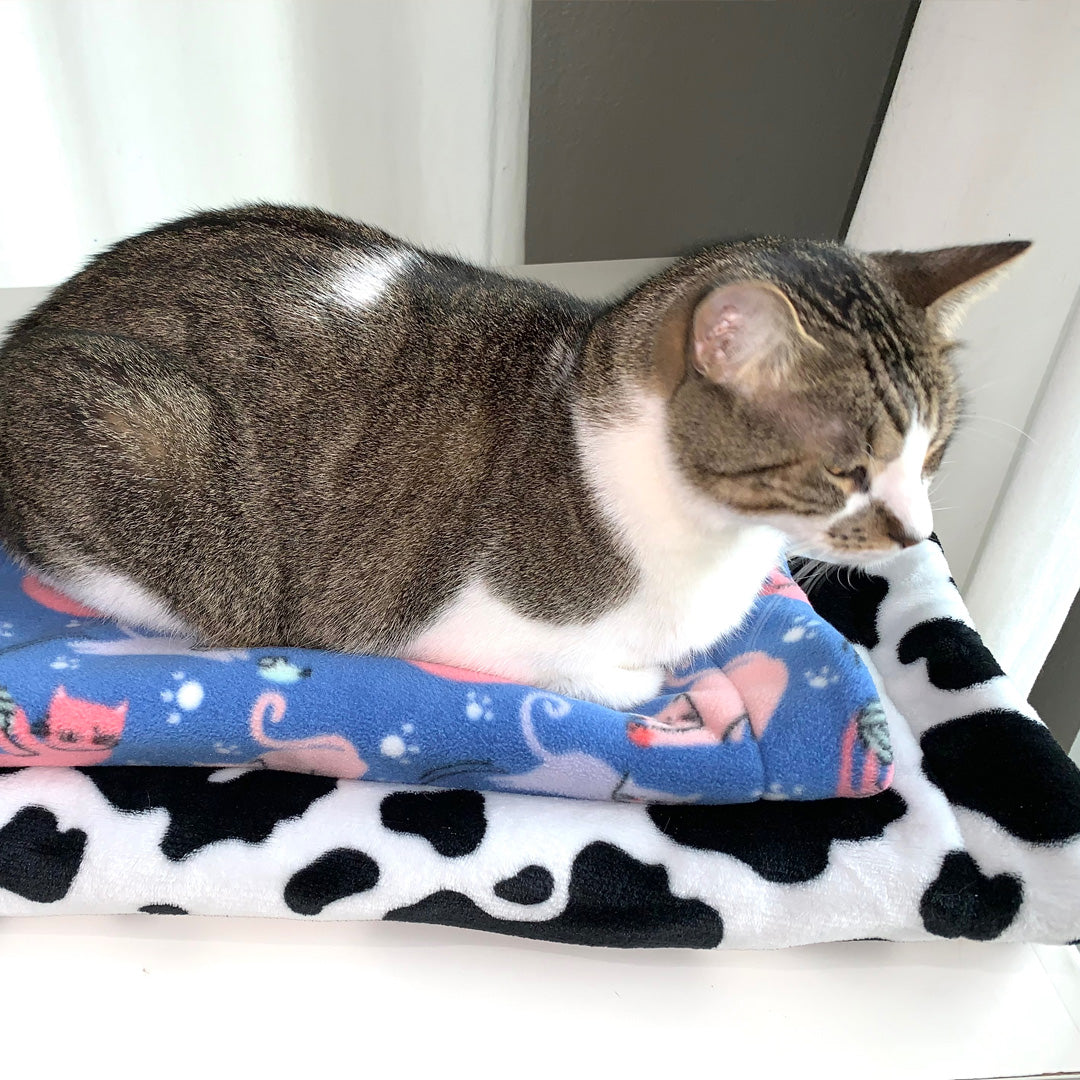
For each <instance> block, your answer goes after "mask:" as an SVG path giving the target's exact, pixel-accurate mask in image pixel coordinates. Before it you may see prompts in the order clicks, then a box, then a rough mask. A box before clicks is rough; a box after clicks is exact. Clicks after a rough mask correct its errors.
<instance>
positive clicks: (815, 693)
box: [0, 559, 892, 803]
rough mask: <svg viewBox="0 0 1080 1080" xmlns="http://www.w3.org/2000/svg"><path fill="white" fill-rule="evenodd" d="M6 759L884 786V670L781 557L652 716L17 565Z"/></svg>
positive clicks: (647, 789)
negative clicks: (168, 632)
mask: <svg viewBox="0 0 1080 1080" xmlns="http://www.w3.org/2000/svg"><path fill="white" fill-rule="evenodd" d="M0 619H2V622H0V765H67V764H70V765H81V766H86V765H102V764H105V763H109V764H113V765H128V764H137V765H197V764H202V765H213V766H219V765H229V766H232V765H243V764H253V763H257V764H259V765H262V766H265V767H268V768H271V769H286V770H292V771H296V772H310V773H318V774H322V775H326V776H335V777H342V778H347V779H359V778H361V777H362V778H364V779H365V780H379V781H384V782H393V783H405V784H430V785H435V786H438V787H440V788H469V789H478V790H489V791H500V790H501V791H520V792H532V793H539V794H548V795H564V796H576V797H578V798H586V799H615V800H620V801H642V800H650V801H655V802H706V803H722V802H748V801H752V800H755V799H759V798H772V799H776V798H791V799H815V798H824V797H827V796H831V795H871V794H874V793H876V792H878V791H881V790H882V789H883V788H884V787H886V786H887V785H888V782H889V779H890V777H891V774H892V765H891V761H892V756H891V751H890V748H889V742H888V729H887V726H886V724H885V722H884V719H883V713H882V711H881V706H880V704H879V702H878V700H877V695H876V692H875V690H874V684H873V681H872V679H871V677H870V674H869V672H868V671H867V670H866V668H865V666H864V665H863V663H862V662H861V660H860V659H859V658H858V656H857V655H856V654H855V652H854V650H853V649H852V648H851V646H850V645H849V644H848V643H847V642H846V641H845V640H844V638H843V637H842V636H841V635H840V634H838V633H837V632H836V631H835V630H834V629H833V628H832V627H831V626H829V625H828V624H827V623H826V622H824V621H823V620H821V619H819V618H818V617H817V616H816V615H815V614H814V612H813V609H812V608H811V607H810V606H809V604H808V602H807V600H806V597H805V596H804V595H803V594H802V593H801V591H800V590H799V589H798V588H797V587H796V586H795V584H794V583H793V582H792V581H791V579H790V578H789V577H787V576H786V575H785V574H784V573H783V572H781V571H779V570H778V571H777V572H775V573H774V574H773V575H772V576H771V577H770V579H769V581H768V583H767V584H766V586H765V589H764V590H763V592H762V595H761V596H760V597H759V598H758V600H757V602H756V604H755V606H754V609H753V611H752V612H751V613H750V615H749V617H748V618H747V620H746V622H745V624H744V625H743V627H742V629H741V630H740V631H739V632H738V633H737V634H735V635H733V636H731V637H730V638H729V639H728V640H726V641H725V642H724V643H723V644H722V645H721V646H719V647H717V648H715V649H713V650H712V651H711V652H710V653H708V654H706V655H704V656H701V657H699V658H698V659H697V660H696V661H695V663H693V664H692V665H689V666H688V667H686V668H685V669H683V670H680V671H678V672H675V673H673V675H672V677H671V683H670V686H669V687H668V688H667V689H666V690H665V692H664V693H663V694H662V695H661V696H660V697H659V698H657V699H656V700H655V701H651V702H646V703H644V704H643V705H641V706H640V707H639V708H638V709H637V710H635V712H634V713H633V714H625V713H618V712H614V711H613V710H611V709H605V708H602V707H600V706H597V705H593V704H590V703H588V702H584V701H572V700H570V699H567V698H564V697H560V696H558V695H556V694H551V693H545V692H542V691H539V690H535V689H532V688H529V687H524V686H516V685H513V684H510V683H506V682H505V681H502V680H497V679H493V678H492V677H490V676H484V675H479V674H477V673H475V672H467V671H460V670H456V669H453V668H447V667H439V666H434V665H430V664H413V663H408V662H406V661H402V660H388V659H379V658H373V657H364V656H347V655H343V654H338V653H328V652H316V651H308V650H303V649H291V650H288V651H287V652H283V651H282V650H280V649H277V650H275V649H251V650H236V649H221V650H202V651H196V650H194V649H192V647H191V645H190V644H189V643H188V642H184V641H179V640H176V639H173V638H167V637H157V636H152V635H147V634H141V633H137V632H135V631H134V630H131V629H129V628H126V627H122V626H117V625H116V624H115V623H111V622H109V621H108V620H105V619H102V618H99V617H97V616H96V614H95V613H94V612H92V611H90V610H88V609H86V608H83V607H81V606H80V605H78V604H76V603H74V602H73V601H72V600H70V599H68V598H67V597H65V596H62V595H61V594H59V593H57V592H55V591H54V590H52V589H50V588H49V587H47V586H46V585H44V584H43V583H42V582H41V581H40V580H38V579H37V578H35V577H32V576H28V575H24V574H23V573H22V572H21V571H20V570H19V569H18V568H17V567H16V566H15V565H14V564H13V563H11V562H10V561H8V560H6V559H5V560H3V561H2V562H0Z"/></svg>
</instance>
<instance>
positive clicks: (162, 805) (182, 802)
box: [83, 765, 337, 862]
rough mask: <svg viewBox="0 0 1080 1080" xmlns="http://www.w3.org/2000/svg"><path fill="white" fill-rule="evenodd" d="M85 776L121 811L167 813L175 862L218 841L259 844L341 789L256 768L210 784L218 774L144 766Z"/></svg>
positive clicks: (165, 846) (324, 780)
mask: <svg viewBox="0 0 1080 1080" xmlns="http://www.w3.org/2000/svg"><path fill="white" fill-rule="evenodd" d="M83 771H84V772H85V774H86V775H87V776H88V777H89V778H90V779H91V780H92V781H93V782H94V784H95V785H96V786H97V788H98V790H99V791H100V792H101V794H102V795H104V796H105V798H106V799H108V800H109V802H110V803H112V805H113V806H115V807H116V808H117V810H123V811H124V812H125V813H129V814H145V813H148V812H150V811H153V810H157V809H164V810H166V811H168V814H169V826H168V828H167V829H166V830H165V836H164V837H163V838H162V841H161V851H162V854H164V855H165V857H166V858H168V859H171V860H173V861H174V862H178V861H179V860H181V859H184V858H186V857H187V856H188V855H190V854H191V853H192V852H194V851H198V850H199V848H201V847H206V846H207V845H208V844H213V843H216V842H217V841H219V840H243V841H244V842H245V843H248V844H260V843H262V841H264V840H265V839H266V838H267V837H268V836H269V835H270V834H271V833H272V832H273V831H274V828H275V827H276V826H277V825H278V824H279V823H280V822H282V821H287V820H288V819H289V818H295V817H299V816H300V815H301V814H303V813H304V811H305V810H307V809H308V808H309V807H310V806H311V804H312V803H313V802H315V801H316V800H318V799H321V798H322V797H323V796H324V795H328V794H329V793H330V792H331V791H333V790H334V788H335V787H336V786H337V781H336V780H333V779H331V778H329V777H326V776H309V775H307V774H303V775H300V774H297V773H285V772H276V771H274V770H272V769H253V770H252V771H251V772H247V773H243V774H241V775H240V776H236V777H234V778H233V779H231V780H227V781H224V782H222V783H216V782H215V783H211V782H210V781H209V780H208V777H209V776H210V775H211V774H212V773H213V772H214V771H216V770H213V769H195V768H171V767H168V766H151V765H142V766H132V767H130V768H126V767H122V766H117V767H114V768H96V769H85V770H83Z"/></svg>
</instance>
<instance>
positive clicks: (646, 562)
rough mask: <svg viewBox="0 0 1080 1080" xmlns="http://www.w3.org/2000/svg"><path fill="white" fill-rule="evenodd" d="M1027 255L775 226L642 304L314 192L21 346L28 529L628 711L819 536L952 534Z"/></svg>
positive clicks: (136, 578)
mask: <svg viewBox="0 0 1080 1080" xmlns="http://www.w3.org/2000/svg"><path fill="white" fill-rule="evenodd" d="M1027 246H1028V245H1027V244H1026V243H1023V242H1013V243H1001V244H989V245H983V246H976V247H960V248H950V249H947V250H943V251H937V252H927V253H922V254H911V253H889V254H878V255H864V254H858V253H856V252H854V251H851V250H848V249H847V248H844V247H842V246H839V245H836V244H830V243H816V242H809V241H805V242H804V241H784V240H773V239H762V240H752V241H745V242H738V243H730V244H721V245H718V246H712V247H708V248H704V249H702V250H700V251H698V252H696V253H694V254H691V255H689V256H687V257H685V258H682V259H680V260H678V261H677V262H676V263H674V265H672V266H671V267H670V268H668V269H667V270H665V271H664V272H662V273H661V274H659V275H657V276H656V277H654V278H651V279H650V280H648V281H645V282H644V283H643V284H641V285H640V286H638V287H637V288H636V289H634V290H633V291H632V292H630V293H629V294H628V295H626V296H624V297H622V298H621V299H619V300H617V301H615V302H612V303H600V304H598V303H586V302H583V301H581V300H578V299H575V298H574V297H572V296H568V295H566V294H564V293H561V292H558V291H556V290H554V289H551V288H548V287H546V286H543V285H539V284H534V283H530V282H524V281H519V280H515V279H512V278H509V277H506V276H503V275H501V274H498V273H494V272H492V271H490V270H484V269H478V268H477V267H474V266H470V265H467V264H466V263H463V262H461V261H459V260H457V259H454V258H450V257H447V256H445V255H439V254H433V253H431V252H427V251H423V250H421V249H419V248H417V247H414V246H413V245H411V244H408V243H404V242H402V241H401V240H398V239H395V238H394V237H392V236H389V235H388V234H386V233H385V232H382V231H381V230H379V229H376V228H372V227H370V226H367V225H360V224H356V223H354V222H351V221H347V220H345V219H343V218H340V217H335V216H333V215H331V214H326V213H322V212H319V211H315V210H304V209H296V208H291V207H283V206H267V205H259V206H251V207H246V208H242V209H236V210H227V211H222V212H214V213H202V214H198V215H196V216H193V217H189V218H185V219H183V220H180V221H177V222H174V223H171V224H167V225H163V226H161V227H159V228H154V229H151V230H150V231H148V232H146V233H143V234H142V235H140V236H136V237H134V238H133V239H129V240H125V241H123V242H121V243H119V244H117V245H116V246H115V247H113V248H112V249H110V250H108V251H106V252H105V253H103V254H102V255H99V256H98V257H97V258H95V259H94V260H93V261H92V262H90V264H89V265H88V266H87V267H86V268H85V269H84V270H82V271H81V272H80V273H78V274H76V275H75V276H74V277H73V278H72V279H71V280H69V281H68V282H66V283H65V284H64V285H61V286H60V287H59V288H58V289H56V290H55V292H53V294H52V295H51V296H50V297H49V298H48V299H47V300H45V301H44V302H43V303H42V304H41V305H40V307H38V308H37V309H36V310H35V311H33V312H32V313H31V314H30V315H28V316H26V317H25V318H24V319H23V320H22V321H21V322H19V323H17V324H16V325H15V326H14V328H13V329H12V331H11V333H10V335H9V337H8V339H7V341H6V343H5V344H4V346H3V349H2V352H0V372H2V378H0V539H2V541H3V543H4V544H5V545H6V547H7V548H8V550H9V551H10V552H11V553H12V554H13V555H14V556H15V557H16V558H17V559H19V560H21V561H22V562H23V563H24V564H26V565H27V566H30V567H32V568H34V570H35V571H36V572H37V573H39V574H40V575H41V576H43V577H44V578H45V580H46V581H48V582H49V583H51V584H52V585H54V586H55V587H57V588H59V589H61V590H63V591H64V592H66V593H67V594H69V595H70V596H72V597H73V598H75V599H77V600H79V601H81V602H83V603H85V604H88V605H90V606H93V607H95V608H98V609H99V610H102V611H104V612H107V613H108V614H110V615H112V616H114V617H116V618H117V619H119V620H121V621H124V622H126V623H129V624H132V625H138V626H142V627H146V628H150V629H154V630H159V631H170V632H174V633H178V634H183V635H187V636H189V637H190V638H191V639H192V640H194V641H197V642H199V643H204V644H206V645H216V646H228V647H246V646H256V645H265V646H269V645H273V646H290V647H301V646H302V647H311V648H329V649H341V650H347V651H354V652H366V653H379V654H387V655H396V656H402V657H406V658H410V659H417V660H425V661H430V662H435V663H441V664H449V665H455V666H459V667H465V668H473V669H479V670H482V671H486V672H490V673H492V674H495V675H498V676H502V677H504V678H507V679H512V680H515V681H520V682H524V683H530V684H533V685H538V686H543V687H549V688H551V689H553V690H556V691H559V692H562V693H566V694H570V695H576V696H579V697H585V698H590V699H592V700H595V701H598V702H601V703H605V704H608V705H612V706H616V707H622V706H627V705H630V704H633V703H635V702H638V701H641V700H644V699H647V698H649V697H651V696H652V695H654V694H655V693H656V691H657V690H658V688H659V686H660V684H661V679H662V673H663V669H664V668H665V667H666V666H668V665H671V664H673V663H675V662H678V661H679V660H680V659H682V658H684V657H686V656H687V655H688V654H690V653H691V652H693V651H695V650H699V649H702V648H704V647H706V646H708V645H710V644H711V643H713V642H714V641H716V640H717V639H718V638H719V637H721V636H722V635H723V634H724V633H725V632H727V631H730V630H731V629H732V628H733V627H735V626H736V625H737V624H738V623H739V621H740V620H741V619H742V618H743V616H744V615H745V613H746V611H747V609H748V608H749V606H750V604H751V601H752V599H753V597H754V595H755V593H756V592H757V591H758V588H759V586H760V585H761V583H762V580H763V579H764V578H765V576H766V575H767V574H768V572H769V571H770V569H771V568H772V567H773V566H774V565H775V563H776V561H777V559H778V558H779V556H780V555H781V553H782V552H783V551H784V550H785V548H788V549H789V550H792V551H795V552H798V553H801V554H805V555H811V556H814V557H817V558H820V559H825V560H830V561H834V562H840V563H846V564H854V565H866V564H869V563H872V562H873V561H875V560H880V559H882V558H883V557H886V556H888V555H890V554H891V553H893V552H895V551H898V550H899V549H901V548H903V547H906V546H908V545H910V544H914V543H916V542H917V541H919V540H921V539H923V538H925V537H926V536H927V535H928V534H929V532H930V529H931V513H930V504H929V501H928V498H927V480H928V478H929V477H930V476H931V475H932V474H933V472H934V470H935V469H936V468H937V466H938V464H939V462H940V461H941V456H942V453H943V451H944V449H945V446H946V443H947V442H948V440H949V437H950V435H951V434H952V432H953V428H954V426H955V423H956V419H957V410H958V401H959V396H958V391H957V380H956V375H955V372H954V368H953V364H952V362H951V361H950V359H949V350H950V347H951V342H950V339H949V332H950V326H951V322H952V316H953V315H954V314H955V312H956V310H957V308H958V307H959V306H960V305H961V303H962V302H963V301H964V300H966V298H967V297H968V296H969V295H970V294H971V293H972V292H973V291H974V290H975V287H976V286H979V285H981V284H983V283H984V282H986V281H987V280H988V279H989V278H990V277H991V276H993V275H994V273H995V272H996V271H997V270H998V269H999V268H1000V267H1002V266H1004V264H1005V263H1007V262H1009V261H1011V260H1012V259H1013V258H1014V257H1016V256H1017V255H1019V254H1020V253H1021V252H1022V251H1024V250H1025V248H1026V247H1027Z"/></svg>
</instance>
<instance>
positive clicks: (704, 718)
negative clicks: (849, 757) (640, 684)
mask: <svg viewBox="0 0 1080 1080" xmlns="http://www.w3.org/2000/svg"><path fill="white" fill-rule="evenodd" d="M686 682H689V686H688V687H687V688H686V689H685V690H683V691H682V693H680V694H679V695H678V696H677V697H676V698H675V699H674V700H673V701H672V702H671V703H670V704H669V705H667V706H666V707H665V708H664V709H663V710H661V712H659V713H658V714H657V715H656V716H638V717H635V718H634V719H633V720H628V721H627V724H626V734H627V737H628V738H629V739H630V741H631V742H632V743H634V745H635V746H705V745H710V744H715V743H721V742H741V741H742V739H743V737H744V736H745V735H746V733H747V731H748V730H749V732H750V734H751V735H752V736H753V738H755V739H760V738H761V736H762V735H763V734H764V733H765V729H766V728H767V727H768V725H769V721H770V720H771V719H772V715H773V713H774V712H776V707H777V705H779V704H780V699H781V698H782V697H783V696H784V691H785V690H786V689H787V685H788V669H787V665H786V664H785V663H784V662H783V661H782V660H777V659H776V657H774V656H769V655H768V654H767V653H763V652H749V653H743V654H741V655H740V656H736V657H735V658H734V659H733V660H731V661H730V662H729V663H727V664H725V665H724V667H723V669H722V670H721V669H717V668H707V669H706V670H705V671H698V672H695V673H694V674H693V675H692V676H690V677H689V679H688V680H684V682H683V683H682V685H685V684H686ZM679 685H680V684H679V683H678V682H675V683H671V684H669V688H670V689H675V688H677V687H678V686H679Z"/></svg>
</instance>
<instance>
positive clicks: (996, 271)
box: [872, 240, 1031, 332]
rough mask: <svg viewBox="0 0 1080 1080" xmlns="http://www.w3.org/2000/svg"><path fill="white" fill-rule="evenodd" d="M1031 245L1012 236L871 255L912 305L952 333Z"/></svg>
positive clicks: (1028, 241)
mask: <svg viewBox="0 0 1080 1080" xmlns="http://www.w3.org/2000/svg"><path fill="white" fill-rule="evenodd" d="M1029 247H1031V241H1030V240H1008V241H1005V242H1004V243H1000V244H972V245H968V246H965V247H951V248H942V249H941V250H939V251H885V252H880V253H878V254H876V255H874V256H872V258H873V259H874V260H875V262H877V263H878V265H879V266H881V267H882V269H884V271H885V273H886V276H887V277H888V278H889V280H890V281H891V282H892V284H893V286H894V288H895V289H896V291H897V292H898V293H899V294H900V295H901V296H902V297H903V298H904V299H905V300H906V301H907V302H908V303H909V304H912V305H914V306H915V307H920V308H924V309H925V310H926V311H927V313H928V314H929V315H930V317H931V318H932V319H935V320H937V322H938V324H939V325H940V326H941V328H942V329H943V330H945V331H946V332H951V331H952V330H954V329H955V328H956V325H957V323H959V322H960V320H961V318H963V315H964V312H965V311H966V310H967V306H968V305H969V304H970V303H971V301H972V300H974V299H976V298H977V297H978V296H979V295H980V294H981V293H982V292H984V291H986V290H987V289H990V288H992V287H993V286H994V285H995V284H996V283H997V281H999V280H1000V278H1001V275H1002V274H1003V272H1004V271H1005V270H1006V269H1007V268H1008V267H1009V266H1010V265H1011V264H1012V263H1013V262H1014V261H1015V260H1016V259H1018V258H1019V257H1020V256H1021V255H1023V254H1024V252H1025V251H1027V249H1028V248H1029Z"/></svg>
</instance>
